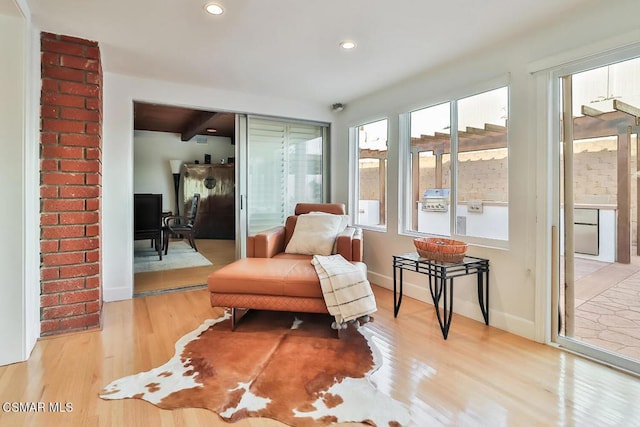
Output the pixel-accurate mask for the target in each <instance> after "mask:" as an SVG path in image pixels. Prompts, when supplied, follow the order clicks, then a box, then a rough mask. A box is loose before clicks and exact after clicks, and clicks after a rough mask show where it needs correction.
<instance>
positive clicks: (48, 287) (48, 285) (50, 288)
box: [42, 277, 85, 294]
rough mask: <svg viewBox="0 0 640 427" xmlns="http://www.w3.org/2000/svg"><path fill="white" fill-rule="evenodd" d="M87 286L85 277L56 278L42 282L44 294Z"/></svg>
mask: <svg viewBox="0 0 640 427" xmlns="http://www.w3.org/2000/svg"><path fill="white" fill-rule="evenodd" d="M84 288H85V279H84V278H82V277H81V278H77V279H68V280H56V281H53V282H44V283H43V284H42V293H43V294H58V293H60V292H66V291H74V290H78V289H84Z"/></svg>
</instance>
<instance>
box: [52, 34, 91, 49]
mask: <svg viewBox="0 0 640 427" xmlns="http://www.w3.org/2000/svg"><path fill="white" fill-rule="evenodd" d="M57 38H58V39H60V40H62V41H66V42H70V43H76V44H81V45H84V46H89V47H97V46H98V42H96V41H93V40H85V39H79V38H77V37H73V36H65V35H63V34H62V35H59V36H57Z"/></svg>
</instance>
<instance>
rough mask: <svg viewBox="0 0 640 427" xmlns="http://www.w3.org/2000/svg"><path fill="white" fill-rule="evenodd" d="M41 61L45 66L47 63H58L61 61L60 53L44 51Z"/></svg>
mask: <svg viewBox="0 0 640 427" xmlns="http://www.w3.org/2000/svg"><path fill="white" fill-rule="evenodd" d="M40 61H41V63H42V66H43V67H44V66H46V65H58V64H59V63H60V55H58V54H57V53H52V52H42V54H41V55H40Z"/></svg>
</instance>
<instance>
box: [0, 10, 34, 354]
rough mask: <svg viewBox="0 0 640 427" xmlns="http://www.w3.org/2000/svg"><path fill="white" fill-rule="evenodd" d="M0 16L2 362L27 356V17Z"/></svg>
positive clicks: (0, 327)
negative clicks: (25, 191) (25, 192)
mask: <svg viewBox="0 0 640 427" xmlns="http://www.w3.org/2000/svg"><path fill="white" fill-rule="evenodd" d="M16 12H17V15H18V16H8V15H7V16H5V15H0V57H1V58H2V61H0V94H2V96H0V146H2V148H3V150H2V152H3V153H2V156H0V170H2V175H3V177H4V179H2V180H0V194H2V198H3V200H4V201H5V203H7V205H8V206H10V207H11V208H10V209H7V208H5V209H2V210H0V222H2V223H3V224H11V226H9V227H5V228H6V230H5V231H4V232H3V233H2V234H3V235H2V245H0V271H2V285H1V286H0V316H1V321H0V342H1V343H2V347H1V348H2V350H1V351H0V365H5V364H8V363H13V362H17V361H20V360H24V359H25V337H26V327H27V326H26V320H25V303H24V300H25V276H24V273H25V272H24V270H23V266H24V265H25V240H24V236H25V219H24V218H25V198H24V192H23V191H24V185H25V169H24V168H25V162H24V154H25V146H26V144H25V133H26V132H25V129H26V126H25V123H26V115H25V103H26V98H25V87H26V81H25V69H24V66H25V57H26V53H27V48H26V46H27V45H26V34H27V32H26V28H25V20H24V18H22V17H21V16H19V11H18V10H17V9H16Z"/></svg>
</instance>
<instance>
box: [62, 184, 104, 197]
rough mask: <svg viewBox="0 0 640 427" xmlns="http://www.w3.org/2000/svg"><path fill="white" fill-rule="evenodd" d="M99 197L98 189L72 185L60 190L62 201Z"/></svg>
mask: <svg viewBox="0 0 640 427" xmlns="http://www.w3.org/2000/svg"><path fill="white" fill-rule="evenodd" d="M99 196H100V189H99V188H98V187H93V186H86V185H73V186H68V187H62V188H60V197H61V198H63V199H88V198H94V197H99Z"/></svg>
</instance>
